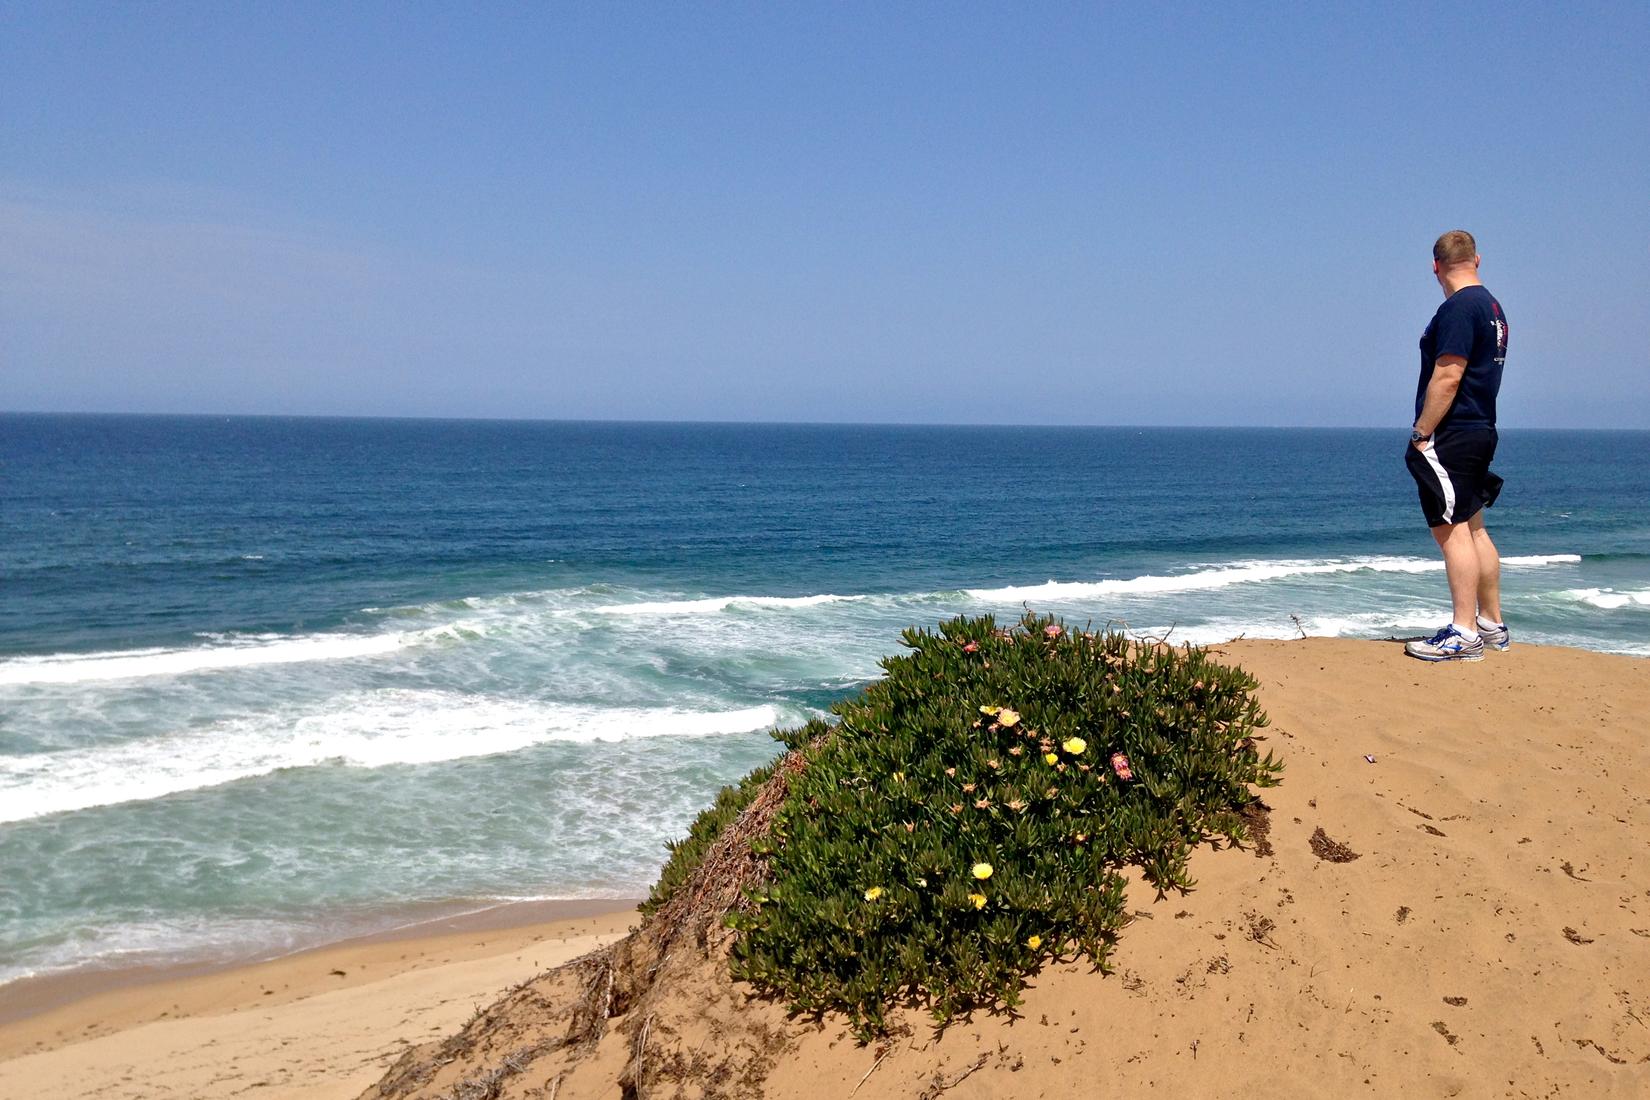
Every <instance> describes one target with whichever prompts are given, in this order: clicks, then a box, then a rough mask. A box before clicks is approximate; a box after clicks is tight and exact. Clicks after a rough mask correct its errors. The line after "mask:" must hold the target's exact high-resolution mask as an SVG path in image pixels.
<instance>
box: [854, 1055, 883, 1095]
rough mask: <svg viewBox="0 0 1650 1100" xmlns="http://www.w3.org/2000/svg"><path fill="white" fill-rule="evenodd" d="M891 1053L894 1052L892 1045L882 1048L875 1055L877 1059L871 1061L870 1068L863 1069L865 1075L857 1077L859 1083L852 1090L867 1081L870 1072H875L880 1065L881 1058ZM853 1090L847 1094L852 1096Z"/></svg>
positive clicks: (856, 1089) (855, 1089) (869, 1077)
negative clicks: (880, 1051) (879, 1052)
mask: <svg viewBox="0 0 1650 1100" xmlns="http://www.w3.org/2000/svg"><path fill="white" fill-rule="evenodd" d="M892 1053H894V1048H893V1047H892V1046H887V1047H883V1048H882V1053H881V1054H879V1055H877V1060H876V1061H875V1062H872V1063H871V1068H870V1069H868V1070H866V1071H865V1076H864V1077H861V1078H860V1079H859V1085H855V1086H854V1092H858V1091H859V1089H860V1085H863V1084H865V1082H866V1081H869V1080H870V1079H871V1074H873V1073H875V1072H876V1071H877V1067H878V1066H880V1065H882V1060H883V1059H884V1058H886V1057H888V1056H889V1055H890V1054H892ZM854 1092H850V1093H849V1094H848V1095H849V1096H853V1095H854Z"/></svg>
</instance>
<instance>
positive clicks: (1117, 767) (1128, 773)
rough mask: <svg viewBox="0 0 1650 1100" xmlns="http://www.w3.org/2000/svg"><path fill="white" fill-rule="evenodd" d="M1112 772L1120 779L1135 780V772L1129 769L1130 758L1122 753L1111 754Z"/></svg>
mask: <svg viewBox="0 0 1650 1100" xmlns="http://www.w3.org/2000/svg"><path fill="white" fill-rule="evenodd" d="M1111 770H1112V771H1114V772H1116V773H1117V778H1119V779H1133V778H1134V770H1133V769H1132V768H1130V767H1129V758H1128V757H1126V756H1124V755H1123V754H1122V753H1120V752H1114V753H1112V754H1111Z"/></svg>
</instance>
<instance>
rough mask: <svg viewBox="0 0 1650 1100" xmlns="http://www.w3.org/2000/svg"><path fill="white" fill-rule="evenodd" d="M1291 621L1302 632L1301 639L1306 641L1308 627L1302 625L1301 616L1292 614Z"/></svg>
mask: <svg viewBox="0 0 1650 1100" xmlns="http://www.w3.org/2000/svg"><path fill="white" fill-rule="evenodd" d="M1289 619H1290V621H1291V622H1293V623H1294V624H1295V629H1296V630H1298V631H1300V632H1301V637H1302V638H1303V639H1304V638H1305V637H1306V627H1304V626H1302V625H1301V617H1300V616H1299V615H1295V614H1291V615H1290V616H1289Z"/></svg>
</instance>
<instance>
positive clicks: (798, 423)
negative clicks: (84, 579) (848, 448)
mask: <svg viewBox="0 0 1650 1100" xmlns="http://www.w3.org/2000/svg"><path fill="white" fill-rule="evenodd" d="M0 416H29V417H46V416H64V417H130V418H139V417H155V418H169V419H191V420H383V421H415V422H429V423H437V424H612V425H657V426H661V427H665V426H678V427H691V426H702V427H772V428H1039V429H1044V430H1049V429H1078V430H1080V429H1095V428H1109V429H1116V430H1154V431H1331V432H1339V431H1388V430H1391V431H1395V432H1399V431H1402V430H1403V428H1404V425H1394V426H1390V427H1389V426H1387V425H1379V424H1374V425H1372V424H1162V423H1157V424H1142V423H1135V424H1119V423H1109V424H1096V423H1082V424H1074V423H1068V424H1051V423H1036V422H1032V421H1011V420H994V421H986V422H974V423H968V422H963V421H940V420H715V419H697V420H696V419H667V418H637V417H554V416H433V415H428V414H394V413H270V412H132V411H128V410H119V411H111V410H97V409H67V410H66V409H0ZM1510 427H1511V430H1513V431H1532V432H1646V431H1650V427H1582V428H1577V427H1553V426H1537V425H1512V426H1510Z"/></svg>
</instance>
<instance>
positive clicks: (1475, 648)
mask: <svg viewBox="0 0 1650 1100" xmlns="http://www.w3.org/2000/svg"><path fill="white" fill-rule="evenodd" d="M1404 652H1405V653H1407V654H1409V655H1410V656H1411V657H1414V658H1416V659H1417V660H1421V661H1482V660H1483V659H1484V639H1483V638H1482V637H1478V638H1472V639H1468V638H1467V637H1466V636H1465V635H1463V634H1462V633H1461V632H1460V631H1459V630H1457V629H1455V624H1454V623H1448V624H1446V625H1445V627H1444V629H1442V630H1440V631H1439V632H1438V633H1436V634H1434V635H1433V636H1432V637H1431V638H1428V639H1427V640H1426V641H1424V642H1405V643H1404Z"/></svg>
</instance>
